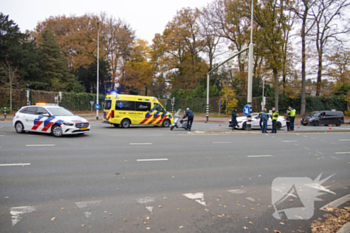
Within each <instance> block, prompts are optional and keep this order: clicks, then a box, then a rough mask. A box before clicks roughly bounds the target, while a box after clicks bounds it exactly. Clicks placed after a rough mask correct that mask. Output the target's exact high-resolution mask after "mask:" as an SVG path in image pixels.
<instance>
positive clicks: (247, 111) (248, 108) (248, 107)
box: [243, 104, 250, 116]
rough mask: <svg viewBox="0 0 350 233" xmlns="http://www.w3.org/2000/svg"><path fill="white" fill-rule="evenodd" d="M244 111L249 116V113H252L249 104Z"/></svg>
mask: <svg viewBox="0 0 350 233" xmlns="http://www.w3.org/2000/svg"><path fill="white" fill-rule="evenodd" d="M243 113H244V115H245V116H249V114H250V106H249V105H248V104H247V105H245V106H244V108H243Z"/></svg>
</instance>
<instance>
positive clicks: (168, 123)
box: [162, 120, 170, 127]
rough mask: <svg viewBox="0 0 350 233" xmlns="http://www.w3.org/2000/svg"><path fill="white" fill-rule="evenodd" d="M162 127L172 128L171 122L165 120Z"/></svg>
mask: <svg viewBox="0 0 350 233" xmlns="http://www.w3.org/2000/svg"><path fill="white" fill-rule="evenodd" d="M162 126H163V127H169V126H170V121H169V120H164V121H163V124H162Z"/></svg>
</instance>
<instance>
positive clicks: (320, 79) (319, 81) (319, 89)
mask: <svg viewBox="0 0 350 233" xmlns="http://www.w3.org/2000/svg"><path fill="white" fill-rule="evenodd" d="M320 49H322V48H320ZM321 82H322V50H320V51H319V52H318V70H317V86H316V96H320V95H321Z"/></svg>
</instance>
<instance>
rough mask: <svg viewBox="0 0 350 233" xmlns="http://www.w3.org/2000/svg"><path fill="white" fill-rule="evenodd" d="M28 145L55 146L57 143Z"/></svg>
mask: <svg viewBox="0 0 350 233" xmlns="http://www.w3.org/2000/svg"><path fill="white" fill-rule="evenodd" d="M26 146H55V144H33V145H26Z"/></svg>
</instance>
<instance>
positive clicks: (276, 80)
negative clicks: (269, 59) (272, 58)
mask: <svg viewBox="0 0 350 233" xmlns="http://www.w3.org/2000/svg"><path fill="white" fill-rule="evenodd" d="M272 72H273V77H274V79H275V109H276V111H278V72H277V68H274V69H273V70H272Z"/></svg>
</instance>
